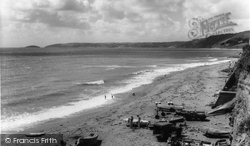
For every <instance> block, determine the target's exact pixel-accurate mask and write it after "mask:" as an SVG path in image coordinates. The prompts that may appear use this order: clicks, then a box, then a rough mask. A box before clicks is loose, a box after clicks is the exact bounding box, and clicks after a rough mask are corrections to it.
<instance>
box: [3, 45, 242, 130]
mask: <svg viewBox="0 0 250 146" xmlns="http://www.w3.org/2000/svg"><path fill="white" fill-rule="evenodd" d="M239 52H241V50H237V49H203V48H198V49H197V48H196V49H185V48H183V49H180V48H179V49H176V48H140V47H137V48H133V47H116V48H109V47H85V48H84V47H62V48H60V47H58V48H1V49H0V57H1V60H0V61H1V72H0V73H1V132H2V133H15V132H18V131H21V130H25V129H26V128H30V127H33V126H35V125H37V124H41V123H43V122H46V121H49V120H53V119H57V118H65V117H68V116H71V115H74V114H77V113H79V112H84V111H87V110H92V109H93V108H98V107H101V106H107V105H108V104H112V103H114V102H116V97H115V94H117V93H124V92H127V91H130V90H132V89H133V88H136V87H139V86H142V85H146V84H150V83H152V82H153V81H154V79H156V78H157V77H159V76H163V75H166V74H170V73H174V72H178V71H182V70H185V69H188V68H193V67H198V66H204V65H212V64H219V63H224V62H229V61H231V60H232V59H231V58H228V57H229V56H233V55H237V54H238V53H239ZM112 95H113V98H112ZM105 96H106V99H105Z"/></svg>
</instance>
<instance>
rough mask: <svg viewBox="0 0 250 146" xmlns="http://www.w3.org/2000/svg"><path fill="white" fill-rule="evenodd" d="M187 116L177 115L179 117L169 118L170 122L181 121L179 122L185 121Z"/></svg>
mask: <svg viewBox="0 0 250 146" xmlns="http://www.w3.org/2000/svg"><path fill="white" fill-rule="evenodd" d="M184 121H185V118H183V117H177V118H172V119H170V120H169V123H179V122H184Z"/></svg>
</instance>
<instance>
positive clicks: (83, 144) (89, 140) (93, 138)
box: [75, 133, 98, 146]
mask: <svg viewBox="0 0 250 146" xmlns="http://www.w3.org/2000/svg"><path fill="white" fill-rule="evenodd" d="M97 138H98V134H96V133H90V134H89V135H87V136H84V137H80V138H78V139H77V141H76V144H75V146H94V145H96V144H97Z"/></svg>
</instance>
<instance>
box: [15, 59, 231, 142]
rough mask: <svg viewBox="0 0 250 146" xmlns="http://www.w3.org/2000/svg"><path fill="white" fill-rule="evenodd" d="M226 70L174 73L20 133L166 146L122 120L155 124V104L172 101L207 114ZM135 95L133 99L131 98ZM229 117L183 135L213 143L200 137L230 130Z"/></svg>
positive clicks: (207, 68) (216, 67) (217, 67)
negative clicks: (207, 132)
mask: <svg viewBox="0 0 250 146" xmlns="http://www.w3.org/2000/svg"><path fill="white" fill-rule="evenodd" d="M226 67H228V63H222V64H218V65H211V66H202V67H196V68H191V69H187V70H184V71H180V72H174V73H171V74H169V75H166V76H163V77H159V78H157V79H156V80H155V81H154V82H153V83H151V84H149V85H144V86H141V87H139V88H136V89H134V90H133V91H131V92H127V93H123V94H117V95H115V98H114V99H113V100H115V101H116V102H114V103H113V104H109V105H105V106H102V107H99V108H96V109H92V110H89V111H84V112H82V113H78V114H76V115H73V116H70V117H66V118H61V119H55V120H52V121H49V122H46V123H44V124H40V125H38V126H36V127H33V128H30V129H28V130H25V131H22V132H20V133H29V132H45V133H50V134H51V133H54V134H57V133H61V134H63V136H64V140H65V141H66V142H67V145H69V144H71V145H73V144H74V143H75V141H76V139H75V138H74V137H75V136H81V135H84V134H86V133H89V132H97V133H98V134H99V137H98V139H99V140H102V141H101V146H118V145H119V146H133V145H136V146H142V145H143V146H161V145H166V143H162V142H157V139H156V137H155V136H154V135H153V132H152V131H151V130H149V129H146V128H145V129H135V130H134V131H133V130H131V129H130V128H129V127H126V122H125V121H123V119H125V118H128V117H130V116H134V117H135V116H136V115H140V117H141V118H142V119H145V120H149V121H151V122H152V123H153V122H154V121H156V119H155V118H154V116H155V102H156V101H159V102H168V101H172V102H174V103H176V104H184V105H185V107H186V108H187V109H196V110H204V111H206V112H208V111H210V110H211V107H210V106H208V104H209V103H211V102H212V101H214V100H215V99H216V97H213V95H214V94H215V93H216V92H217V91H218V90H220V89H222V87H223V86H224V84H225V79H226V78H225V77H227V73H223V72H221V70H222V69H224V68H226ZM132 93H135V96H132ZM62 112H63V111H62ZM228 118H229V115H228V114H227V115H221V116H216V117H208V118H207V119H208V121H203V122H200V121H192V122H191V121H190V122H189V121H188V122H187V125H188V126H187V127H186V128H185V129H184V134H185V135H187V136H188V137H190V138H193V139H197V140H207V141H215V140H212V139H207V138H206V137H205V136H203V134H204V129H206V128H217V129H221V130H230V129H231V128H230V127H229V125H228V122H229V120H228Z"/></svg>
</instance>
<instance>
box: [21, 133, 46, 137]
mask: <svg viewBox="0 0 250 146" xmlns="http://www.w3.org/2000/svg"><path fill="white" fill-rule="evenodd" d="M25 135H26V136H27V137H40V136H43V135H45V133H43V132H39V133H28V134H25Z"/></svg>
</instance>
